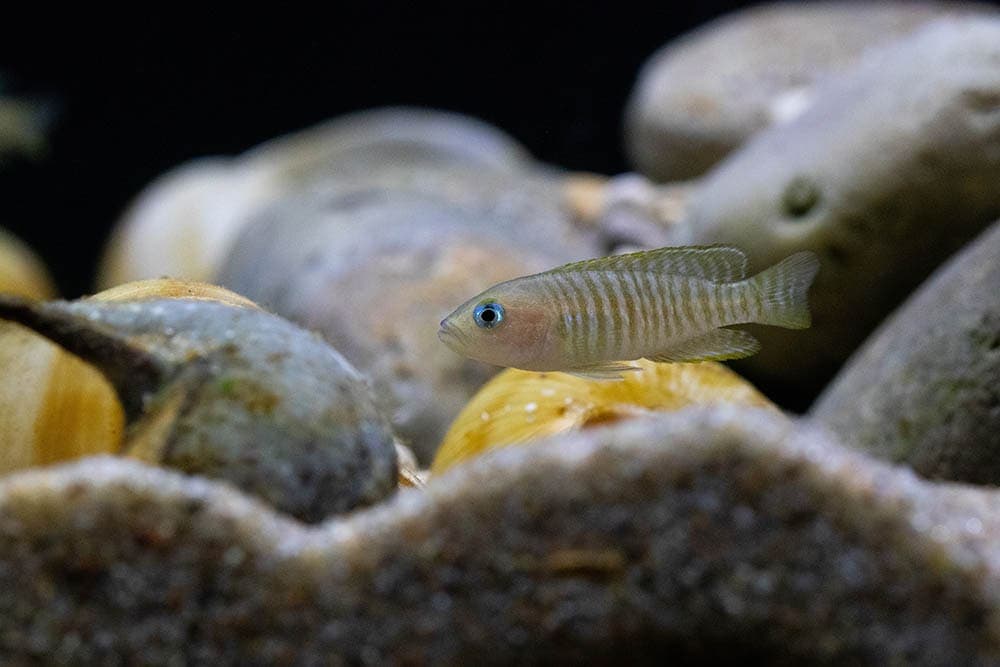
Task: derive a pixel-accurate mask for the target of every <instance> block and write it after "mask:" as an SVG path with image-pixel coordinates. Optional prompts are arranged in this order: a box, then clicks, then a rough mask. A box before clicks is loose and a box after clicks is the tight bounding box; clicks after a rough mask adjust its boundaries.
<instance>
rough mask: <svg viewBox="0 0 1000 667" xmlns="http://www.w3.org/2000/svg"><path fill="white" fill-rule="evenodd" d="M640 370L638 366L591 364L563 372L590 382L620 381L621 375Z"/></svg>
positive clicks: (613, 363) (618, 363) (616, 363)
mask: <svg viewBox="0 0 1000 667" xmlns="http://www.w3.org/2000/svg"><path fill="white" fill-rule="evenodd" d="M637 370H640V369H639V367H638V366H633V365H632V364H623V363H621V362H612V363H601V364H593V365H591V366H579V367H577V368H567V369H566V370H565V371H564V372H566V373H569V374H570V375H575V376H577V377H582V378H588V379H591V380H621V379H623V378H624V375H622V374H623V373H628V372H629V371H637Z"/></svg>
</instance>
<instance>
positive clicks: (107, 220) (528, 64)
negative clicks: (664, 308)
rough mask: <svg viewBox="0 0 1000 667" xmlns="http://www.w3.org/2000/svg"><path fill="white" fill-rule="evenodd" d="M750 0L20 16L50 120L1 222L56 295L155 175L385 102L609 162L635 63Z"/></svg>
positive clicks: (537, 148) (14, 68) (29, 77)
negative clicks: (322, 13) (476, 122)
mask: <svg viewBox="0 0 1000 667" xmlns="http://www.w3.org/2000/svg"><path fill="white" fill-rule="evenodd" d="M751 4H753V3H750V2H745V1H744V2H740V1H733V0H729V1H711V2H701V3H694V4H693V5H691V6H686V5H685V6H679V7H667V6H666V5H663V6H660V7H658V8H655V9H654V8H652V7H648V8H640V6H639V5H634V6H628V5H620V6H619V5H616V6H608V7H606V8H601V9H598V8H596V7H591V6H589V5H581V6H578V7H574V8H573V9H572V11H569V10H567V11H565V12H560V13H556V12H541V11H539V10H538V8H537V7H534V6H531V7H529V6H527V5H523V6H521V7H520V8H518V7H517V6H515V7H510V8H508V9H507V10H505V11H498V10H495V9H494V8H492V7H490V8H489V11H481V10H477V9H472V8H468V9H461V10H459V11H454V12H443V13H442V12H434V13H430V12H427V11H426V10H423V9H421V8H419V7H416V6H412V7H411V6H405V5H404V3H378V4H377V6H376V5H373V6H371V7H368V6H367V5H365V4H363V3H362V4H358V5H351V6H349V7H340V8H338V10H337V11H338V20H336V21H330V20H327V19H325V18H324V19H322V20H320V18H319V17H316V16H314V17H309V16H303V15H295V16H289V17H286V18H280V17H272V16H269V17H268V20H267V22H263V21H261V22H259V23H257V24H256V25H254V26H250V25H249V23H245V25H243V26H240V25H238V24H239V22H235V23H233V22H228V19H227V23H226V25H225V27H224V28H212V27H211V26H209V25H207V24H206V23H205V22H204V21H202V19H201V18H200V17H199V19H198V20H197V21H194V20H189V21H186V22H185V25H184V30H183V31H178V30H174V29H172V28H171V27H169V26H167V25H165V24H162V23H161V22H160V20H159V19H158V20H156V21H154V20H151V19H148V18H147V17H144V19H143V21H142V22H138V23H134V24H133V25H132V27H130V28H128V29H122V28H120V27H119V26H117V25H111V24H110V23H109V24H107V25H105V26H103V27H95V26H92V25H91V26H88V27H87V29H80V27H79V26H75V27H73V29H66V30H63V31H59V30H56V29H55V28H53V27H52V26H51V25H48V24H45V23H44V22H42V23H38V22H31V23H24V24H18V25H21V27H22V29H18V30H9V31H5V33H6V34H5V35H4V39H3V44H2V45H0V75H2V76H3V78H4V81H5V90H6V91H7V92H8V93H12V94H14V95H16V96H18V97H20V98H25V97H27V98H29V99H30V98H32V97H35V98H38V97H41V98H44V99H49V98H51V99H52V101H53V102H54V106H55V109H54V111H55V114H54V118H53V120H52V123H51V128H50V132H49V137H48V150H47V153H46V157H45V159H44V160H42V161H38V160H33V159H31V158H29V157H28V156H24V155H22V156H19V157H13V158H11V160H10V161H8V165H7V168H6V170H5V172H4V176H3V178H2V179H0V201H2V202H3V205H2V208H0V211H2V213H0V217H2V224H3V226H4V227H6V228H7V229H9V230H10V231H11V232H13V233H14V234H16V235H18V236H19V237H21V238H22V239H23V240H24V241H25V242H26V243H28V245H29V246H31V247H32V248H34V249H35V250H36V251H37V252H38V253H39V254H40V255H41V256H42V257H43V259H44V260H45V262H46V264H47V265H48V266H49V267H51V269H52V272H53V273H54V274H55V279H56V281H57V282H58V285H59V287H60V291H61V293H62V294H64V295H65V296H67V297H74V296H78V295H80V294H81V293H84V292H87V291H93V289H94V287H93V276H94V272H95V270H96V258H97V257H98V256H99V253H100V250H101V248H102V246H103V244H104V242H105V240H106V237H107V234H108V233H109V232H110V229H111V226H112V224H113V223H114V222H115V221H116V219H118V218H119V216H120V215H121V214H122V212H123V211H124V210H125V209H126V208H127V207H128V205H129V203H130V202H131V201H132V199H133V197H135V196H136V195H137V194H138V193H139V192H140V190H142V188H144V187H145V186H146V185H148V184H149V183H151V182H152V181H154V180H155V179H156V178H158V177H159V176H161V175H163V174H164V173H166V172H167V171H169V170H170V169H172V168H174V167H176V166H178V165H180V164H182V163H184V162H186V161H188V160H191V159H194V158H198V157H203V156H211V155H232V154H237V153H241V152H243V151H245V150H247V149H250V148H251V147H253V146H256V145H258V144H260V143H261V142H264V141H266V140H269V139H272V138H274V137H277V136H279V135H282V134H284V133H287V132H291V131H294V130H298V129H302V128H306V127H309V126H312V125H315V124H317V123H320V122H322V121H324V120H327V119H329V118H332V117H334V116H338V115H340V114H343V113H346V112H350V111H354V110H360V109H367V108H371V107H376V106H383V105H398V104H409V105H419V106H427V107H434V108H444V109H451V110H455V111H459V112H463V113H466V114H469V115H471V116H473V117H475V118H479V119H482V120H484V121H486V122H488V123H492V124H494V125H496V126H497V127H499V128H500V129H502V130H504V131H506V132H508V133H509V134H511V135H512V136H513V137H514V138H515V139H517V140H518V141H520V142H521V143H522V144H523V145H524V146H526V147H527V148H528V150H529V151H531V153H532V154H533V155H534V156H535V157H536V158H538V159H539V160H541V161H542V162H546V163H550V164H557V165H560V166H563V167H566V168H569V169H575V170H587V171H595V172H599V173H607V174H615V173H620V172H622V171H625V170H626V169H627V164H626V160H625V154H624V150H623V148H622V123H623V120H622V114H623V110H624V109H625V105H626V101H627V99H628V97H629V94H630V91H631V90H632V88H633V86H634V83H635V80H636V76H637V75H638V72H639V69H640V67H641V66H642V64H643V63H644V62H645V61H646V59H647V58H649V56H650V55H651V54H653V53H654V52H655V51H656V50H657V49H659V48H660V47H661V46H662V45H663V44H665V43H666V42H667V41H668V40H670V39H672V38H673V37H675V36H677V35H679V34H681V33H683V32H686V31H689V30H691V29H693V28H695V27H696V26H699V25H702V24H704V23H705V22H707V21H710V20H712V19H713V18H715V17H717V16H720V15H722V14H724V13H726V12H728V11H732V10H735V9H740V8H743V7H746V6H749V5H751ZM161 18H162V17H161ZM241 18H245V17H241ZM11 25H12V26H13V25H15V24H14V23H12V24H11ZM42 26H46V27H44V29H43V28H42Z"/></svg>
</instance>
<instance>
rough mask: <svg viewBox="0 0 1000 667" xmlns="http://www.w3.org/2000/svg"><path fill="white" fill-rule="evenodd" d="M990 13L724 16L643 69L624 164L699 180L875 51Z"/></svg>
mask: <svg viewBox="0 0 1000 667" xmlns="http://www.w3.org/2000/svg"><path fill="white" fill-rule="evenodd" d="M995 11H996V10H995V8H992V7H990V6H988V5H986V4H973V3H939V2H878V3H874V2H872V3H859V2H809V3H774V4H765V5H760V6H757V7H753V8H750V9H747V10H744V11H741V12H737V13H734V14H730V15H727V16H723V17H721V18H719V19H716V20H715V21H712V22H711V23H709V24H707V25H705V26H703V27H701V28H698V29H697V30H695V31H693V32H691V33H689V34H687V35H685V36H682V37H681V38H680V39H678V40H676V41H674V42H670V43H669V44H667V45H666V46H664V47H663V48H662V49H661V50H660V51H658V52H657V53H655V54H654V55H653V56H652V57H651V58H650V59H649V61H648V62H647V63H646V65H645V66H644V67H643V69H642V71H641V72H640V74H639V79H638V82H637V83H636V86H635V90H634V91H633V93H632V96H631V98H630V100H629V103H628V109H627V112H626V123H625V139H626V146H627V149H628V153H629V157H630V159H631V161H632V164H633V166H634V167H635V168H636V169H637V170H638V171H640V172H642V173H644V174H646V175H648V176H650V177H652V178H655V179H657V180H661V181H671V180H678V179H687V178H691V177H694V176H697V175H699V174H701V173H703V172H705V171H706V170H708V169H709V168H710V167H711V166H712V165H713V164H715V163H716V162H718V161H719V160H721V159H722V158H723V157H725V156H726V154H728V153H729V152H730V151H732V150H734V149H736V148H738V147H739V146H740V145H741V144H742V143H743V142H744V141H746V140H747V139H748V138H750V137H751V136H752V135H754V134H755V133H757V132H759V131H760V130H762V129H764V128H766V127H768V126H770V125H773V124H780V123H784V122H787V121H789V120H791V119H793V118H795V117H797V116H798V115H799V114H801V113H802V112H804V111H805V110H806V109H808V108H810V107H811V106H812V105H813V104H815V102H816V90H817V85H818V84H820V83H821V82H822V81H823V80H824V79H825V78H827V77H829V76H831V75H836V74H838V73H841V72H845V71H847V70H849V69H850V68H851V67H853V66H854V65H855V64H856V63H857V62H858V60H859V59H860V58H861V57H862V56H863V55H864V54H865V53H866V52H867V51H868V50H869V49H871V48H872V47H875V46H878V45H881V44H886V43H888V42H891V41H892V40H894V39H897V38H900V37H904V36H906V35H908V34H910V33H912V32H913V31H914V30H916V29H918V28H919V27H921V26H923V25H924V24H926V23H927V22H929V21H931V20H933V19H935V18H940V17H944V16H959V15H968V14H973V13H978V14H985V13H988V12H995Z"/></svg>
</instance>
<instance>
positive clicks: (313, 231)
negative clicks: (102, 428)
mask: <svg viewBox="0 0 1000 667" xmlns="http://www.w3.org/2000/svg"><path fill="white" fill-rule="evenodd" d="M381 174H382V176H380V177H378V178H375V179H372V180H363V181H359V182H357V183H352V182H351V181H350V180H349V179H348V180H345V181H330V182H328V183H327V185H326V186H325V187H324V189H323V190H324V191H322V192H314V193H310V194H303V195H300V196H294V197H289V198H287V199H286V200H283V201H281V202H278V203H277V204H275V205H273V206H271V207H270V208H268V209H267V210H265V211H262V212H261V214H260V215H258V216H256V219H255V220H254V221H252V222H250V223H249V224H248V225H247V226H246V227H245V228H244V230H243V232H242V233H241V235H240V237H239V239H238V240H237V242H236V244H235V245H234V247H233V250H232V252H231V253H230V255H229V257H228V258H227V260H226V262H225V263H224V265H223V267H222V270H221V272H220V274H219V277H218V282H220V284H223V285H226V286H227V287H230V288H232V289H234V290H235V291H237V292H240V293H241V294H245V295H246V296H248V297H250V298H252V299H253V300H255V301H256V302H258V303H260V304H261V305H263V306H265V307H267V308H270V309H273V310H274V311H275V312H277V313H278V314H280V315H283V316H285V317H288V318H289V319H291V320H293V321H295V322H298V323H300V324H302V325H303V326H305V327H307V328H310V329H313V330H316V331H319V332H321V333H322V334H323V336H325V337H326V338H327V340H329V341H330V342H331V344H332V345H333V346H334V347H336V348H337V349H338V350H339V351H340V352H342V353H343V354H344V355H345V356H346V357H347V359H348V360H349V361H350V362H351V363H352V364H354V365H355V366H357V367H358V368H359V369H360V370H361V371H362V372H364V373H365V374H366V375H367V376H368V377H369V378H371V379H372V382H373V387H374V389H375V393H376V395H377V396H378V398H379V400H380V401H381V405H382V407H383V411H384V412H385V413H386V414H387V415H390V416H391V420H392V423H393V425H394V427H395V430H396V432H397V433H398V434H399V435H400V436H401V437H402V438H403V439H404V440H405V441H406V442H407V444H408V445H410V446H411V447H412V448H413V450H414V451H415V452H416V454H417V456H418V457H419V458H420V459H421V460H422V461H424V462H429V461H430V458H431V456H432V455H433V451H434V449H435V448H436V447H437V445H438V443H439V442H440V441H441V438H442V436H443V435H444V432H445V430H446V429H447V427H448V424H449V423H450V422H451V420H452V419H453V418H454V417H455V415H457V414H458V412H459V410H460V409H461V408H462V406H463V405H464V404H465V402H466V401H467V400H468V399H469V397H470V396H471V395H472V394H473V393H474V392H475V390H476V389H477V388H478V387H479V386H480V385H482V384H483V383H484V382H485V381H486V380H487V379H488V378H489V377H490V375H492V374H493V373H494V372H495V370H496V369H495V368H493V367H490V366H487V365H485V364H482V363H480V362H476V361H472V360H469V359H466V358H464V357H461V356H459V355H457V354H455V353H454V352H452V351H451V350H449V349H448V348H447V347H446V346H444V345H442V344H441V342H440V341H439V340H438V338H437V330H438V323H439V322H440V320H441V318H443V317H444V316H446V315H447V314H448V313H449V312H450V311H451V310H452V309H453V308H454V307H455V305H456V304H459V303H461V302H462V301H464V300H466V299H468V298H469V297H470V296H471V295H473V294H476V293H477V291H480V290H483V289H485V288H487V287H489V286H490V285H492V284H494V283H497V282H500V281H502V280H508V279H510V278H514V277H516V276H519V275H524V274H528V273H534V272H537V271H543V270H545V269H548V268H550V267H552V266H555V265H558V264H561V263H563V262H566V261H571V260H573V259H583V258H586V257H589V256H592V255H593V254H598V253H597V249H596V247H595V243H594V242H592V241H591V239H590V237H588V236H587V234H586V233H583V232H580V231H579V230H577V229H576V228H575V227H574V226H573V224H572V220H571V219H570V216H569V215H568V213H567V211H566V210H565V208H564V201H563V199H562V196H563V195H562V191H561V189H560V186H559V182H558V181H553V180H551V179H546V178H544V177H542V176H540V175H531V176H528V175H513V174H508V173H502V172H484V171H479V172H470V171H469V170H464V169H462V170H459V169H456V170H430V169H427V170H421V171H417V172H415V171H413V170H410V169H405V168H401V169H399V170H395V171H393V170H386V171H383V172H381ZM393 174H395V176H393Z"/></svg>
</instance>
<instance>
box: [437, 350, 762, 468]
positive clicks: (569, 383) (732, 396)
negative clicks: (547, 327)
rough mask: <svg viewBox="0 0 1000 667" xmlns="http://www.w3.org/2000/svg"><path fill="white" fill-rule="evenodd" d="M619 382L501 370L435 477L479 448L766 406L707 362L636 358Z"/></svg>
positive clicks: (443, 450) (451, 436)
mask: <svg viewBox="0 0 1000 667" xmlns="http://www.w3.org/2000/svg"><path fill="white" fill-rule="evenodd" d="M636 363H637V364H638V365H639V366H640V367H641V370H639V371H635V372H629V373H626V374H625V377H624V379H622V380H595V379H588V378H581V377H577V376H574V375H568V374H566V373H536V372H530V371H522V370H518V369H514V368H509V369H507V370H505V371H503V372H502V373H500V374H499V375H497V376H496V377H494V378H493V379H492V380H490V381H489V382H487V383H486V384H485V385H484V386H483V387H482V388H481V389H480V390H479V392H478V393H477V394H476V395H475V396H473V398H472V400H471V401H469V403H468V404H467V405H466V406H465V408H464V409H463V410H462V412H461V413H460V414H459V415H458V417H457V418H456V419H455V421H454V422H453V423H452V425H451V428H450V429H449V430H448V433H447V435H445V438H444V440H443V442H442V443H441V447H440V448H439V449H438V451H437V454H436V455H435V458H434V463H433V464H432V465H431V473H432V474H437V473H440V472H441V471H443V470H445V469H447V468H450V467H451V466H453V465H455V464H456V463H459V462H461V461H463V460H465V459H468V458H473V457H475V456H479V455H480V454H482V453H483V452H485V451H487V450H490V449H494V448H497V447H504V446H508V445H513V444H517V443H523V442H526V441H528V440H534V439H537V438H542V437H545V436H550V435H555V434H557V433H562V432H564V431H572V430H577V429H582V428H588V427H591V426H597V425H602V424H607V423H610V422H614V421H618V420H620V419H625V418H628V417H633V416H638V415H642V414H648V413H650V412H656V411H664V410H678V409H680V408H683V407H686V406H689V405H709V404H713V403H735V404H739V405H747V406H757V407H770V408H774V409H775V410H777V408H776V407H775V406H774V404H773V403H771V402H770V401H769V400H768V399H767V398H765V397H764V395H763V394H761V393H760V392H759V391H757V390H756V389H755V388H754V387H753V385H751V384H750V383H749V382H747V381H746V380H744V379H743V378H741V377H740V376H739V375H737V374H736V373H734V372H733V371H731V370H729V368H727V367H726V366H723V365H722V364H718V363H714V362H702V363H692V364H675V363H671V364H665V363H654V362H651V361H647V360H645V359H643V360H640V361H638V362H636Z"/></svg>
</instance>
